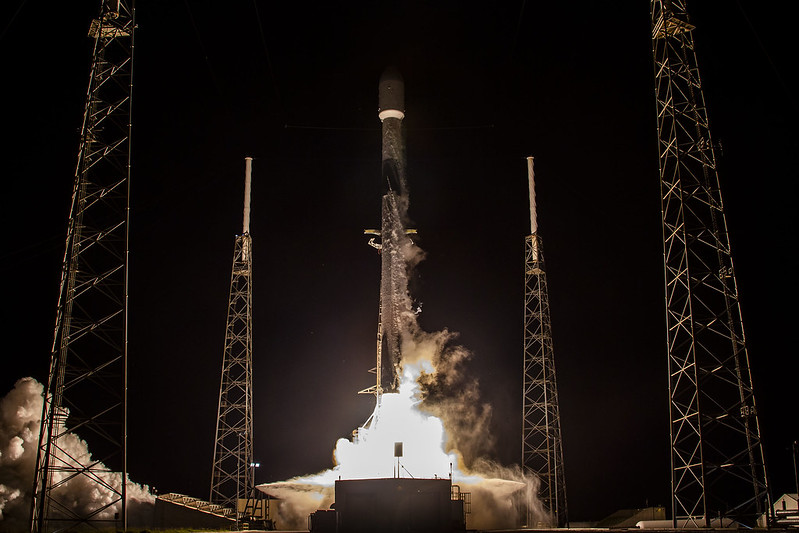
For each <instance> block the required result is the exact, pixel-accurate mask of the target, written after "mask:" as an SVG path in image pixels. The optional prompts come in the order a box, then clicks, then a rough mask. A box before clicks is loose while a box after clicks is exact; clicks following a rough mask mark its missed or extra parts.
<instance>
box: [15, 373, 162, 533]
mask: <svg viewBox="0 0 799 533" xmlns="http://www.w3.org/2000/svg"><path fill="white" fill-rule="evenodd" d="M42 391H43V386H42V384H41V383H39V382H38V381H36V380H35V379H33V378H22V379H20V380H18V381H17V382H16V384H15V385H14V389H12V390H11V391H10V392H9V393H8V394H7V395H6V396H5V397H4V398H3V399H2V400H0V529H2V530H3V531H17V530H24V529H27V527H28V521H29V515H30V505H31V491H32V489H33V476H34V470H35V468H36V449H37V447H38V444H39V427H40V424H41V416H42ZM61 446H62V447H63V448H64V450H65V451H66V453H67V454H69V455H70V456H72V457H75V458H77V459H78V460H80V461H81V463H82V464H87V463H88V462H90V461H91V453H90V452H89V449H88V447H87V445H86V442H85V441H84V440H82V439H81V438H80V437H78V436H77V435H75V434H74V433H70V434H68V435H67V436H66V437H65V438H64V439H63V440H61ZM58 457H59V459H62V460H63V457H62V456H60V455H59V456H58ZM98 466H99V468H98V469H99V470H104V469H105V467H104V466H103V465H102V464H99V465H98ZM63 475H64V474H63V473H59V472H55V473H54V474H53V484H56V483H58V482H59V481H60V480H61V478H62V477H63ZM98 475H99V476H100V477H101V478H103V482H104V483H107V484H109V485H110V486H112V487H114V489H115V490H117V491H118V490H119V488H120V475H119V474H118V473H116V474H115V473H99V474H98ZM113 497H114V496H113V495H112V494H111V493H110V492H109V491H105V490H103V489H102V486H101V485H100V484H98V483H94V482H90V481H89V480H88V479H87V478H86V477H85V476H77V477H75V478H74V479H72V480H69V481H67V482H66V483H64V484H63V485H61V486H60V487H58V488H57V489H56V490H55V491H53V498H55V499H57V500H58V501H60V502H62V503H63V504H64V505H66V506H68V507H69V508H70V509H72V510H74V511H75V512H76V513H78V514H79V515H80V514H87V513H88V512H89V511H90V510H94V509H98V508H100V507H102V506H104V504H105V503H106V502H110V501H112V499H113ZM127 497H128V505H127V512H128V524H129V525H131V526H142V527H144V526H151V525H152V513H153V504H154V503H155V497H154V496H153V495H152V494H150V492H149V490H148V488H147V487H146V486H142V485H138V484H136V483H132V482H130V481H128V485H127ZM117 512H119V505H116V506H111V507H109V508H108V509H106V510H105V511H103V512H102V513H100V514H99V515H98V516H97V517H96V518H97V519H99V520H112V519H113V518H114V514H115V513H117Z"/></svg>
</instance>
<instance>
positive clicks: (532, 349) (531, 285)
mask: <svg viewBox="0 0 799 533" xmlns="http://www.w3.org/2000/svg"><path fill="white" fill-rule="evenodd" d="M527 171H528V178H529V184H530V235H528V236H527V237H526V238H525V268H524V287H525V290H524V383H523V391H524V393H523V396H524V397H523V406H522V468H523V470H524V472H525V474H535V475H536V476H537V477H538V478H539V479H540V481H541V485H540V487H539V491H538V497H539V499H540V500H541V502H542V503H543V504H544V506H545V507H546V510H547V511H548V512H549V513H550V514H551V516H552V521H553V523H552V524H548V525H550V526H553V525H554V526H558V527H565V526H567V525H568V522H569V519H568V512H567V507H566V482H565V477H564V472H563V445H562V441H561V431H560V410H559V408H558V389H557V382H556V380H555V359H554V356H553V350H552V324H551V322H550V318H549V296H548V292H547V277H546V271H545V269H544V255H543V247H542V244H541V238H540V237H539V236H538V222H537V220H536V207H535V183H534V172H533V158H532V157H528V158H527ZM530 511H531V509H530V508H529V507H528V515H527V525H528V526H530V527H533V526H535V525H536V524H532V523H531V522H532V518H533V517H532V514H531V512H530Z"/></svg>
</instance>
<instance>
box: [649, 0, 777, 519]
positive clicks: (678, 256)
mask: <svg viewBox="0 0 799 533" xmlns="http://www.w3.org/2000/svg"><path fill="white" fill-rule="evenodd" d="M651 15H652V48H653V55H654V63H655V84H656V87H655V96H656V101H657V126H658V141H659V143H658V144H659V155H660V191H661V209H662V214H663V258H664V265H665V288H666V330H667V334H666V348H667V352H668V372H669V394H670V420H671V470H672V476H671V477H672V481H671V484H672V513H673V517H674V518H673V519H674V525H675V527H676V526H677V524H678V519H682V518H686V519H687V520H688V521H690V522H693V523H695V524H696V525H700V526H704V527H710V526H711V520H713V519H715V518H719V517H729V518H733V519H737V520H741V521H742V522H744V523H745V524H748V525H754V523H755V519H756V517H757V516H759V515H760V514H761V513H763V512H764V511H765V510H766V509H768V508H770V506H769V505H768V500H769V497H768V488H767V483H766V465H765V462H764V458H763V449H762V446H761V440H760V429H759V425H758V419H757V408H756V405H755V396H754V392H753V387H752V377H751V374H750V368H749V356H748V354H747V351H746V344H745V340H744V329H743V323H742V320H741V310H740V305H739V301H738V289H737V286H736V282H735V273H734V269H733V262H732V255H731V253H730V241H729V235H728V230H727V223H726V219H725V216H724V206H723V203H722V197H721V188H720V185H719V177H718V173H717V167H716V158H715V155H714V150H713V144H712V142H711V136H710V126H709V124H708V116H707V109H706V106H705V100H704V96H703V94H702V84H701V81H700V78H699V68H698V65H697V59H696V52H695V47H694V39H693V34H692V32H693V30H694V26H692V25H691V24H690V22H689V19H688V13H687V11H686V6H685V2H684V1H683V0H671V1H669V0H652V2H651Z"/></svg>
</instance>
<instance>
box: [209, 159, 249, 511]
mask: <svg viewBox="0 0 799 533" xmlns="http://www.w3.org/2000/svg"><path fill="white" fill-rule="evenodd" d="M251 172H252V158H251V157H247V158H245V182H244V183H245V185H244V228H243V232H242V234H241V235H239V236H237V237H236V244H235V247H234V250H233V269H232V272H231V275H230V298H229V300H228V314H227V327H226V328H225V349H224V354H223V356H222V380H221V384H220V386H219V409H218V412H217V421H216V442H215V445H214V464H213V469H212V473H211V496H210V500H211V502H213V503H216V504H219V505H222V506H223V507H227V508H229V509H234V510H237V511H238V502H239V500H241V499H245V498H248V497H249V496H250V494H251V493H252V490H253V489H254V486H255V483H254V481H255V480H254V477H255V476H254V472H253V432H252V430H253V426H252V238H251V237H250V177H251ZM240 514H241V513H240V512H237V521H238V518H240V516H239V515H240Z"/></svg>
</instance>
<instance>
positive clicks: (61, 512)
mask: <svg viewBox="0 0 799 533" xmlns="http://www.w3.org/2000/svg"><path fill="white" fill-rule="evenodd" d="M133 5H134V3H133V1H132V0H131V1H128V0H115V1H104V2H100V9H99V13H98V16H97V18H95V19H94V20H92V22H91V25H90V28H89V37H90V38H91V39H92V41H93V51H92V59H91V68H90V72H89V84H88V91H87V95H86V102H85V108H84V113H83V124H82V126H81V130H80V145H79V149H78V162H77V167H76V170H75V181H74V185H73V188H72V203H71V207H70V211H69V223H68V226H67V238H66V245H65V250H64V259H63V263H62V268H61V283H60V289H59V296H58V305H57V310H56V321H55V331H54V335H53V345H52V350H51V353H50V368H49V373H48V378H47V383H46V385H45V390H44V395H43V400H44V401H43V409H42V419H41V420H42V422H41V428H40V432H39V443H38V453H37V456H36V467H35V472H34V486H33V490H32V494H33V498H32V505H31V521H30V530H31V531H32V532H35V533H43V532H51V531H63V530H68V529H78V528H87V527H88V528H95V529H122V530H124V529H125V528H126V527H127V490H126V487H127V483H128V473H127V407H128V405H127V386H128V383H127V376H128V373H127V372H128V369H127V351H128V348H127V347H128V228H129V224H128V222H129V218H128V217H129V192H130V135H131V96H132V86H133V34H134V30H135V27H136V22H135V13H134V9H133ZM73 431H76V432H78V433H79V434H80V435H81V438H82V439H85V440H86V442H87V443H88V444H89V445H90V446H91V450H92V453H91V454H90V455H88V456H83V455H79V454H75V453H73V452H72V451H71V445H70V443H71V442H72V440H73V435H72V432H73ZM74 480H77V481H79V482H84V483H86V484H88V485H89V486H96V487H97V489H98V490H99V491H101V492H104V493H105V494H106V496H107V497H106V498H104V499H102V500H99V499H98V500H96V501H93V502H87V503H84V504H81V505H75V504H74V503H73V499H72V498H71V495H70V493H69V488H68V486H67V484H68V483H69V482H71V481H74Z"/></svg>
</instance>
